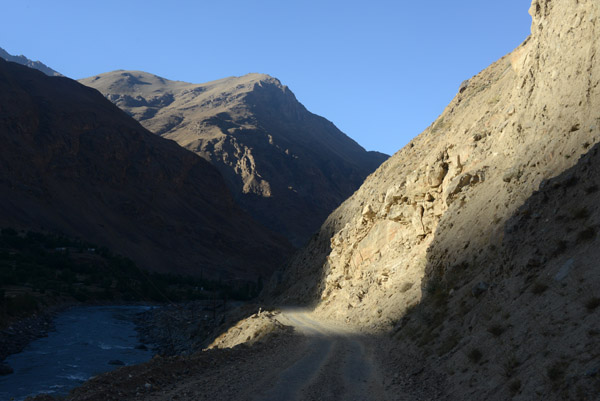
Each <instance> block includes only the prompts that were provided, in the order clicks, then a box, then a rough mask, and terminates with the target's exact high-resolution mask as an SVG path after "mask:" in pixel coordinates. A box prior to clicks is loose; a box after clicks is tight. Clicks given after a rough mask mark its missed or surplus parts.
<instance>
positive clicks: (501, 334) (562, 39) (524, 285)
mask: <svg viewBox="0 0 600 401" xmlns="http://www.w3.org/2000/svg"><path fill="white" fill-rule="evenodd" d="M599 8H600V6H599V4H598V3H597V2H596V1H592V0H588V1H581V0H580V1H571V0H554V1H550V0H534V1H533V3H532V6H531V9H530V14H531V16H532V29H531V30H532V33H531V36H530V37H529V38H527V39H526V40H525V42H524V43H523V44H522V45H521V46H519V47H518V48H517V49H515V50H514V51H513V52H512V53H510V54H509V55H507V56H505V57H502V58H501V59H500V60H498V61H497V62H496V63H494V64H492V65H491V66H490V67H488V68H487V69H485V70H484V71H482V72H481V73H479V74H477V75H476V76H474V77H473V78H471V79H470V80H468V81H467V82H465V83H464V84H463V85H461V87H460V88H458V93H457V95H456V97H455V98H454V99H453V100H452V102H451V103H450V104H449V105H448V107H447V108H446V109H445V110H444V112H443V113H442V114H441V115H440V117H439V118H438V119H437V120H436V121H435V122H434V123H433V124H432V125H431V126H430V127H429V128H428V129H426V130H425V131H424V132H423V133H422V134H421V135H419V136H418V137H416V138H415V139H414V140H413V141H412V142H411V143H410V144H409V145H407V146H406V147H405V148H403V149H402V150H400V151H399V152H398V153H396V154H395V155H394V156H393V157H391V158H390V159H389V160H388V161H386V162H385V163H383V165H382V166H381V167H380V168H379V169H378V170H377V171H376V172H375V173H373V174H372V175H371V176H370V177H369V178H368V179H367V180H366V181H365V183H364V184H363V185H362V186H361V188H360V189H359V190H358V191H357V192H356V193H355V194H354V195H353V196H352V197H350V198H349V199H348V200H347V201H346V202H344V203H343V204H342V205H341V206H340V207H339V208H338V209H336V211H335V212H333V213H332V214H331V215H330V216H329V218H328V219H327V221H326V222H325V224H324V225H323V226H322V228H321V231H320V233H319V234H318V236H316V237H315V238H313V239H312V240H311V242H310V243H309V244H308V246H307V247H306V248H304V249H303V250H302V251H301V252H300V253H298V254H297V255H296V256H295V258H294V260H293V261H292V263H291V264H290V266H288V268H287V270H286V271H284V272H282V273H280V274H279V275H278V276H277V277H276V280H274V282H273V283H272V284H271V287H270V291H271V292H270V293H271V295H272V296H275V297H276V298H277V299H278V300H279V301H281V302H286V303H290V302H300V303H309V304H312V305H314V306H316V308H317V310H318V311H319V312H320V313H321V314H323V315H325V316H329V317H333V318H338V319H342V320H347V321H352V322H354V323H358V324H360V325H361V326H363V327H365V328H368V329H379V330H387V331H390V332H391V333H394V335H395V336H396V337H397V339H398V341H400V342H401V343H402V344H403V345H402V347H411V346H414V347H418V348H420V350H421V352H422V355H424V359H425V360H426V361H428V362H427V363H428V364H429V366H430V367H432V368H433V369H437V370H439V371H441V372H442V373H443V374H444V375H446V376H447V377H448V381H449V388H448V390H449V393H450V394H451V395H454V396H456V397H457V398H459V399H508V398H510V397H511V396H514V397H517V398H519V397H520V398H519V399H537V398H540V397H551V398H556V399H594V394H598V380H597V377H598V376H597V372H598V367H599V366H600V360H599V359H598V358H599V355H598V353H597V349H598V345H599V340H598V338H599V337H598V326H597V322H598V313H599V310H600V308H598V304H599V303H600V301H599V299H600V298H599V297H600V293H598V290H597V288H598V285H599V284H600V274H599V273H598V268H597V266H596V264H595V262H594V260H596V258H597V256H598V239H597V235H596V232H597V230H598V224H599V223H600V212H599V211H598V210H597V207H595V206H594V205H597V204H598V203H597V202H598V200H599V198H598V186H599V184H600V183H599V182H598V180H599V175H598V171H597V170H598V169H597V167H596V166H597V165H598V161H599V160H598V156H597V150H598V146H597V145H595V144H596V143H597V142H598V140H599V138H600V64H599V63H598V62H597V61H598V60H597V57H598V54H600V40H599V33H600V31H599V29H600V22H599V20H598V18H599V17H600V12H599ZM582 155H585V156H583V157H582Z"/></svg>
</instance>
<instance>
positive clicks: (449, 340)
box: [437, 332, 460, 356]
mask: <svg viewBox="0 0 600 401" xmlns="http://www.w3.org/2000/svg"><path fill="white" fill-rule="evenodd" d="M459 342H460V336H459V335H458V333H457V332H453V333H452V334H451V335H450V336H448V337H446V339H445V340H444V341H443V342H442V344H441V345H440V348H439V349H438V351H437V353H438V356H442V355H446V354H447V353H448V352H450V351H452V350H453V349H454V347H456V346H457V345H458V343H459Z"/></svg>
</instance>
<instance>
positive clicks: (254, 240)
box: [0, 60, 290, 280]
mask: <svg viewBox="0 0 600 401" xmlns="http://www.w3.org/2000/svg"><path fill="white" fill-rule="evenodd" d="M0 139H1V140H2V143H3V145H2V148H1V149H0V156H1V157H0V163H1V169H0V226H2V227H5V226H13V227H15V228H24V229H34V230H38V231H52V232H63V233H64V234H66V235H69V236H72V237H81V238H83V239H86V240H89V241H92V242H95V243H98V244H100V245H105V246H108V247H109V248H111V249H112V250H114V251H115V252H118V253H121V254H123V255H125V256H128V257H130V258H131V259H133V260H134V261H136V262H137V263H138V265H139V266H140V267H144V268H148V269H151V270H156V271H160V272H173V273H187V274H198V275H199V274H204V276H205V277H213V278H217V277H223V278H243V279H252V280H255V279H256V278H257V277H258V275H259V274H261V275H263V276H266V275H268V274H269V273H270V272H271V271H272V270H273V269H274V268H276V267H277V265H278V264H279V263H281V262H282V261H283V260H284V259H285V257H286V255H287V254H288V252H289V250H290V247H289V245H287V242H286V241H285V240H284V239H282V238H281V237H278V236H276V235H274V234H272V233H270V232H269V231H267V230H266V229H264V228H262V226H260V225H259V224H257V223H256V222H255V221H254V220H253V219H252V218H251V217H250V216H248V215H247V214H245V213H244V212H242V211H241V210H240V209H239V207H238V206H237V205H236V204H235V203H234V202H233V199H232V198H231V195H230V193H229V191H228V189H227V187H226V185H225V183H224V181H223V179H222V177H221V175H220V173H219V172H218V171H217V170H216V169H215V168H214V167H213V166H212V165H211V164H210V163H207V162H206V161H205V160H203V159H202V158H200V157H198V156H196V155H194V154H193V153H191V152H189V151H187V150H185V149H182V148H181V147H180V146H179V145H177V144H176V143H175V142H173V141H169V140H165V139H163V138H160V137H158V136H156V135H154V134H152V133H150V132H148V131H147V130H146V129H144V128H142V127H141V126H140V125H139V123H138V122H136V121H135V120H133V119H132V118H131V117H129V116H128V115H126V114H125V113H124V112H122V111H121V110H119V109H118V108H117V107H115V106H114V105H113V104H112V103H110V102H109V101H107V100H106V99H105V98H104V97H103V96H102V95H101V94H100V93H99V92H98V91H96V90H94V89H91V88H88V87H86V86H83V85H81V84H79V83H77V82H76V81H73V80H70V79H67V78H62V77H47V76H45V75H44V74H42V73H41V72H39V71H35V70H32V69H29V68H25V67H23V66H20V65H18V64H15V63H9V62H6V61H4V60H0Z"/></svg>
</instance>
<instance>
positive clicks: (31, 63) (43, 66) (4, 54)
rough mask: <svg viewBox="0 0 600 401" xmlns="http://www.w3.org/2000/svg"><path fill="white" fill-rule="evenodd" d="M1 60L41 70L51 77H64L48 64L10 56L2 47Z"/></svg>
mask: <svg viewBox="0 0 600 401" xmlns="http://www.w3.org/2000/svg"><path fill="white" fill-rule="evenodd" d="M0 58H2V59H4V60H6V61H12V62H13V63H18V64H21V65H25V66H27V67H29V68H34V69H36V70H40V71H41V72H43V73H44V74H46V75H48V76H51V77H62V76H63V75H62V74H61V73H60V72H56V71H54V70H53V69H52V68H50V67H48V66H47V65H46V64H44V63H42V62H41V61H32V60H29V59H28V58H27V57H25V56H23V55H21V56H12V55H10V54H8V52H7V51H6V50H4V49H3V48H1V47H0Z"/></svg>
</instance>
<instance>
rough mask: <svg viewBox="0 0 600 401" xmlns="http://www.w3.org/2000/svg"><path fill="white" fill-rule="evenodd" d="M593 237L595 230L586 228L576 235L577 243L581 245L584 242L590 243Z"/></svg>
mask: <svg viewBox="0 0 600 401" xmlns="http://www.w3.org/2000/svg"><path fill="white" fill-rule="evenodd" d="M595 236H596V229H595V228H594V227H586V228H585V229H583V230H581V231H580V232H579V234H577V242H578V243H581V242H585V241H590V240H593V239H594V237H595Z"/></svg>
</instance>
